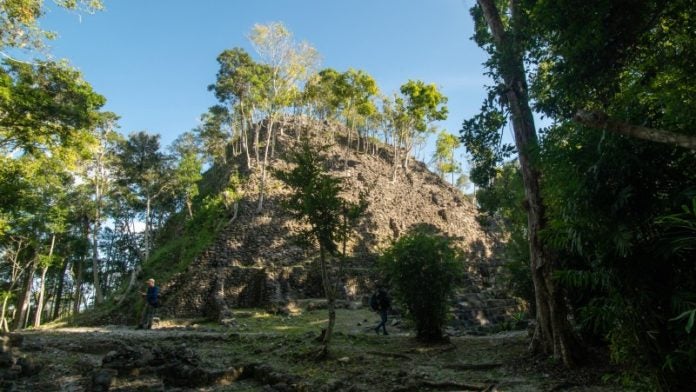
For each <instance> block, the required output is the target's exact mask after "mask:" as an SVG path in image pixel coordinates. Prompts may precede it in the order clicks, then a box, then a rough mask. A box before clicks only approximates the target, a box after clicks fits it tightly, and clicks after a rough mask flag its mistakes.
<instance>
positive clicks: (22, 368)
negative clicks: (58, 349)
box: [0, 334, 41, 390]
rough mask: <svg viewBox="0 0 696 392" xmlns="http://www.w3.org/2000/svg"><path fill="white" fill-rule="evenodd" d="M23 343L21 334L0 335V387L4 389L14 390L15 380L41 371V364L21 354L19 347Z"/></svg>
mask: <svg viewBox="0 0 696 392" xmlns="http://www.w3.org/2000/svg"><path fill="white" fill-rule="evenodd" d="M21 344H22V336H20V335H14V334H9V335H8V334H3V335H0V387H2V388H3V390H13V385H14V383H15V381H17V380H19V379H21V378H23V377H30V376H33V375H34V374H37V373H38V372H39V371H41V366H39V365H37V364H35V363H34V362H33V361H32V360H31V359H29V358H26V357H23V356H20V355H19V352H18V350H17V347H19V346H21Z"/></svg>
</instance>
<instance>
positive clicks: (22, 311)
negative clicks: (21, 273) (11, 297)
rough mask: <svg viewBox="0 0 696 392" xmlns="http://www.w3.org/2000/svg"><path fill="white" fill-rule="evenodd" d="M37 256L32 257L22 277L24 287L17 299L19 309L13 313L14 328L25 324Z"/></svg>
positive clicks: (19, 327)
mask: <svg viewBox="0 0 696 392" xmlns="http://www.w3.org/2000/svg"><path fill="white" fill-rule="evenodd" d="M36 263H37V256H35V257H34V258H33V260H32V261H31V262H30V265H29V267H28V268H27V273H26V275H25V277H24V288H23V290H22V293H21V296H20V297H19V301H18V302H17V309H18V310H19V311H18V312H17V313H16V314H15V320H14V329H22V328H24V327H25V326H26V324H25V322H26V318H27V315H28V312H29V302H30V299H31V286H32V283H33V282H34V273H35V272H36Z"/></svg>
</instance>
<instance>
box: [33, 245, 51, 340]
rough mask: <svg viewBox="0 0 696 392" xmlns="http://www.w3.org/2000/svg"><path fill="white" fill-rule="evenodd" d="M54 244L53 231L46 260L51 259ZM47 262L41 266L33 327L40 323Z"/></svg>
mask: <svg viewBox="0 0 696 392" xmlns="http://www.w3.org/2000/svg"><path fill="white" fill-rule="evenodd" d="M55 245H56V235H55V233H54V234H53V235H52V236H51V248H50V249H49V250H48V260H49V262H50V260H52V259H53V249H54V247H55ZM49 266H50V264H49V263H46V264H44V265H42V266H41V283H40V286H39V300H38V301H37V302H36V314H35V315H34V328H37V327H39V326H40V325H41V313H42V312H43V309H44V293H45V292H46V272H48V267H49Z"/></svg>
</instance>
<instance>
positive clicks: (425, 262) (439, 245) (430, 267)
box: [379, 227, 463, 341]
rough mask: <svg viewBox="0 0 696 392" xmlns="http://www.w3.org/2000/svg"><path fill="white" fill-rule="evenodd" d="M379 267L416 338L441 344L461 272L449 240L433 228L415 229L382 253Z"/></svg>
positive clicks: (456, 255)
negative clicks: (410, 322) (450, 303)
mask: <svg viewBox="0 0 696 392" xmlns="http://www.w3.org/2000/svg"><path fill="white" fill-rule="evenodd" d="M379 265H380V269H381V270H382V272H383V274H384V275H385V276H386V277H387V279H388V280H389V284H390V287H391V289H392V293H393V295H394V297H395V298H396V299H397V300H398V301H399V303H401V304H403V305H404V306H405V307H406V309H405V310H406V312H407V315H408V316H409V317H410V318H411V319H412V320H413V322H414V324H415V327H416V332H417V338H418V339H420V340H423V341H438V340H441V339H442V328H443V326H444V324H445V321H446V319H447V314H448V310H449V300H450V298H451V297H452V296H453V295H454V290H455V287H456V284H457V283H458V279H459V278H460V277H461V274H462V272H463V267H462V261H461V258H460V257H459V255H458V254H457V251H456V249H455V248H454V247H453V246H452V244H451V242H450V239H448V238H447V237H445V236H443V235H442V234H441V233H438V232H437V229H434V228H432V227H416V228H414V229H412V230H410V231H409V232H408V233H407V234H406V235H404V236H403V237H401V238H399V239H398V240H397V241H396V242H395V243H394V244H393V245H392V246H391V247H390V248H389V249H387V250H386V251H385V252H384V254H383V255H382V256H381V258H380V261H379Z"/></svg>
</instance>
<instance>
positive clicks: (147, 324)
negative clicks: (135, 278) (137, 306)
mask: <svg viewBox="0 0 696 392" xmlns="http://www.w3.org/2000/svg"><path fill="white" fill-rule="evenodd" d="M140 294H141V295H142V296H143V297H145V309H143V314H142V316H141V317H140V324H138V327H137V329H152V318H153V317H154V316H155V309H157V308H158V307H159V287H157V286H155V280H154V279H152V278H150V279H148V280H147V291H146V292H140Z"/></svg>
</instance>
